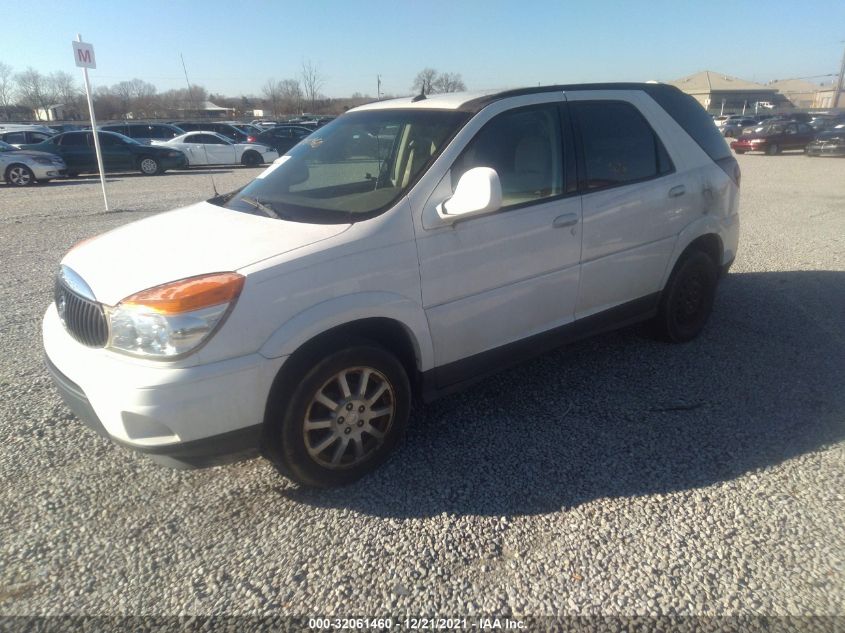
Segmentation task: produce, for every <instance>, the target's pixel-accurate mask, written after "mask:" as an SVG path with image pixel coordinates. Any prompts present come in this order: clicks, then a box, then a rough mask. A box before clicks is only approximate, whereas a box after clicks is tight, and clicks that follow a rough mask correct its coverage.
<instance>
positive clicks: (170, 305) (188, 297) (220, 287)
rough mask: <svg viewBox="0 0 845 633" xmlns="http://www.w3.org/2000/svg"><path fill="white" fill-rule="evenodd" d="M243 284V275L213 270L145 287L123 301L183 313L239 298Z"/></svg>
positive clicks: (169, 312)
mask: <svg viewBox="0 0 845 633" xmlns="http://www.w3.org/2000/svg"><path fill="white" fill-rule="evenodd" d="M243 286H244V276H243V275H239V274H238V273H213V274H210V275H199V276H198V277H188V278H187V279H180V280H179V281H173V282H170V283H167V284H163V285H161V286H156V287H154V288H149V289H147V290H142V291H141V292H138V293H135V294H134V295H131V296H129V297H126V299H124V300H123V301H121V302H120V303H121V304H122V305H136V306H143V307H145V308H148V309H150V310H153V311H155V312H159V313H162V314H180V313H182V312H192V311H194V310H201V309H202V308H210V307H212V306H216V305H220V304H222V303H230V302H231V301H234V300H235V299H237V298H238V295H240V294H241V290H242V289H243Z"/></svg>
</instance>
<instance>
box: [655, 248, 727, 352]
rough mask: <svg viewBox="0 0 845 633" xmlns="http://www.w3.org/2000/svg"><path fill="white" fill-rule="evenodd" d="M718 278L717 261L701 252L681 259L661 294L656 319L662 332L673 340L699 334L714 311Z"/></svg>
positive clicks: (688, 339) (679, 340) (680, 341)
mask: <svg viewBox="0 0 845 633" xmlns="http://www.w3.org/2000/svg"><path fill="white" fill-rule="evenodd" d="M718 279H719V271H718V269H717V267H716V263H715V262H714V261H713V259H712V258H711V257H710V256H709V255H707V254H706V253H704V252H702V251H692V252H691V253H689V254H688V255H686V256H685V257H684V258H683V259H682V260H681V261H679V262H678V264H677V265H676V266H675V270H673V271H672V275H671V276H670V277H669V281H668V283H667V284H666V288H664V290H663V294H662V295H661V297H660V306H659V309H658V313H657V317H656V319H655V324H656V326H657V329H658V332H659V334H660V335H661V336H662V337H663V338H665V339H666V340H668V341H670V342H672V343H685V342H686V341H690V340H692V339H694V338H695V337H696V336H698V335H699V334H700V333H701V331H702V330H703V329H704V326H705V325H706V324H707V320H708V319H709V318H710V313H711V312H712V311H713V302H714V300H715V298H716V286H717V283H718Z"/></svg>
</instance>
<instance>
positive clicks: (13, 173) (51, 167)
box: [0, 141, 67, 187]
mask: <svg viewBox="0 0 845 633" xmlns="http://www.w3.org/2000/svg"><path fill="white" fill-rule="evenodd" d="M66 173H67V166H66V165H65V161H63V160H62V159H61V157H59V156H56V155H55V154H48V153H47V152H33V151H28V150H23V149H18V148H17V147H14V146H13V145H9V144H8V143H4V142H3V141H0V175H2V177H3V180H5V181H6V184H9V185H13V186H15V187H27V186H29V185H34V184H36V183H38V182H48V181H50V180H52V179H53V178H61V177H63V176H65V174H66Z"/></svg>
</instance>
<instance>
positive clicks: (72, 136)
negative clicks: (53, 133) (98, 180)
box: [57, 132, 97, 173]
mask: <svg viewBox="0 0 845 633" xmlns="http://www.w3.org/2000/svg"><path fill="white" fill-rule="evenodd" d="M57 140H58V142H59V145H58V147H59V154H60V155H61V157H62V158H64V160H65V164H66V165H67V170H68V172H76V173H81V172H91V171H97V158H96V154H95V153H94V142H93V139H92V136H91V132H65V133H64V134H62V135H61V136H60V137H59V138H58V139H57Z"/></svg>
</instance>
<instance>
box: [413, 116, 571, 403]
mask: <svg viewBox="0 0 845 633" xmlns="http://www.w3.org/2000/svg"><path fill="white" fill-rule="evenodd" d="M565 116H566V115H565V110H564V107H563V105H562V104H561V103H560V102H557V101H555V102H551V103H542V104H538V105H530V106H525V107H519V108H514V109H511V110H506V111H504V112H502V113H500V114H498V115H496V116H494V117H493V118H491V119H490V120H489V121H488V122H487V123H486V124H485V125H484V127H482V128H481V129H480V130H479V132H478V133H477V134H476V135H475V137H474V138H473V139H472V140H471V141H469V143H468V144H467V146H466V148H465V149H464V150H463V152H462V153H461V154H460V156H459V157H458V158H457V160H456V161H455V162H454V164H453V165H452V167H451V169H450V171H449V172H447V173H446V175H445V177H444V182H441V185H440V186H438V188H437V189H436V192H437V191H441V192H442V191H454V186H455V185H456V184H457V182H458V180H459V179H460V176H461V175H462V174H463V173H464V172H466V171H467V170H468V169H471V168H473V167H491V168H493V169H494V170H495V171H496V173H497V174H498V176H499V180H500V181H501V184H502V194H503V202H502V207H501V208H500V209H499V210H498V211H494V212H491V213H490V214H487V215H483V216H478V217H472V218H467V219H466V220H459V221H458V222H456V223H455V224H452V225H440V226H432V227H430V228H427V229H426V230H424V231H423V233H422V234H421V235H418V236H417V244H418V251H419V257H420V274H421V281H422V299H423V305H424V307H425V311H426V316H427V318H428V322H429V328H430V331H431V335H432V339H433V343H434V356H435V364H436V365H437V371H436V372H435V381H436V382H437V386H438V387H445V386H447V385H449V384H453V383H455V382H459V381H461V380H465V379H467V378H470V377H471V375H472V374H474V373H482V372H484V371H485V370H488V369H491V367H489V366H487V365H490V364H491V363H495V362H499V361H503V360H504V361H507V360H508V359H507V358H499V357H498V356H500V355H502V354H504V355H505V356H507V355H508V354H509V353H510V352H509V351H508V350H509V348H508V347H505V346H507V345H508V344H510V343H516V342H518V341H522V342H525V339H528V338H529V337H531V336H532V335H534V334H540V333H543V332H546V331H548V330H551V329H554V328H556V327H558V326H561V325H565V324H567V323H569V322H571V321H572V320H573V316H574V311H575V299H576V297H577V294H578V280H579V261H580V255H581V227H580V221H581V201H580V198H579V197H578V195H577V192H576V191H575V182H574V154H573V151H572V147H573V144H572V142H571V141H572V139H571V138H570V136H571V135H570V133H569V129H570V128H569V125H562V118H563V117H565ZM563 130H566V133H564V132H563ZM446 179H448V180H449V181H450V182H445V181H446ZM433 197H436V196H433ZM447 197H448V196H447ZM439 202H442V200H430V201H429V203H428V204H427V207H428V206H429V205H430V204H438V203H439ZM428 217H431V215H430V214H429V216H428ZM510 349H512V348H510Z"/></svg>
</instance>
